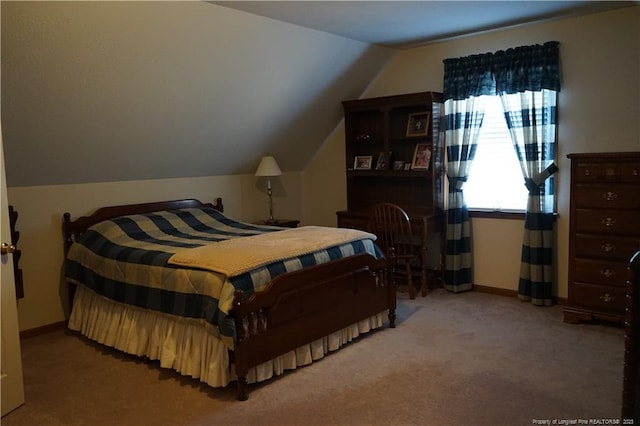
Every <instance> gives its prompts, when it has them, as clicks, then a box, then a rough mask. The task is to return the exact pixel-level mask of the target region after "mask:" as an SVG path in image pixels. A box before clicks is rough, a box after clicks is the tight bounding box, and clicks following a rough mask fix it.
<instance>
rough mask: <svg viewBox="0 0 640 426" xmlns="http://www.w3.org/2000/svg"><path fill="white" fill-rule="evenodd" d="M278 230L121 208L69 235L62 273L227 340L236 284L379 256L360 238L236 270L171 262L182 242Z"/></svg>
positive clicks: (195, 211) (254, 286)
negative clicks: (199, 325) (194, 322)
mask: <svg viewBox="0 0 640 426" xmlns="http://www.w3.org/2000/svg"><path fill="white" fill-rule="evenodd" d="M329 229H334V228H329ZM281 231H283V230H282V228H276V227H271V226H258V225H252V224H249V223H244V222H239V221H236V220H233V219H231V218H229V217H227V216H225V215H224V214H222V213H220V212H219V211H217V210H215V209H212V208H189V209H181V210H172V211H163V212H155V213H149V214H143V215H131V216H121V217H118V218H115V219H112V220H108V221H104V222H101V223H98V224H96V225H94V226H92V227H91V228H89V229H88V230H87V231H86V232H84V233H83V234H82V235H80V236H79V237H78V238H77V239H76V241H75V242H74V244H72V246H71V248H70V250H69V253H68V256H67V259H66V262H65V277H66V279H67V280H68V281H70V282H73V283H76V284H81V285H84V286H86V287H88V288H90V289H91V290H93V291H94V292H96V293H97V294H99V295H102V296H104V297H106V298H108V299H111V300H113V301H115V302H118V303H123V304H127V305H132V306H135V307H138V308H143V309H149V310H152V311H158V312H163V313H165V314H171V315H176V316H180V317H185V318H190V319H196V320H201V321H203V322H206V323H208V324H211V325H213V326H215V327H217V329H218V332H219V333H220V335H221V337H223V340H226V339H224V338H225V337H226V338H230V339H235V327H234V323H233V320H232V319H231V318H229V316H228V314H229V312H230V310H231V308H232V305H233V294H234V292H235V290H237V289H239V290H242V291H243V292H244V294H245V295H246V296H249V295H251V294H252V293H253V292H256V291H260V290H262V289H263V288H264V287H265V286H266V285H267V284H268V283H269V282H270V281H271V280H272V279H273V278H275V277H276V276H278V275H280V274H283V273H285V272H290V271H294V270H298V269H301V268H304V267H307V266H311V265H316V264H320V263H325V262H329V261H331V260H335V259H338V258H341V257H345V256H350V255H353V254H357V253H369V254H372V255H374V256H376V257H381V256H382V253H381V252H380V250H379V248H378V247H377V246H376V245H375V243H374V242H373V239H370V238H365V239H359V240H355V241H350V242H348V243H344V244H339V245H336V246H331V247H325V248H322V249H320V250H316V251H313V252H310V253H309V252H305V253H306V254H302V255H299V256H294V257H291V258H287V259H282V260H278V261H275V262H271V263H268V264H265V265H263V266H260V267H257V268H255V269H253V270H251V271H248V272H244V273H241V274H239V275H236V276H226V275H224V274H222V273H219V272H214V271H210V270H204V269H199V268H189V267H184V266H179V265H174V264H172V263H171V262H170V259H171V257H172V256H173V255H174V254H175V253H179V252H184V250H185V249H197V248H201V247H204V246H206V245H211V244H212V243H215V242H220V241H225V240H229V239H232V238H234V239H235V238H243V237H250V236H256V235H259V234H264V233H274V232H281ZM250 240H251V238H249V239H248V240H247V241H250Z"/></svg>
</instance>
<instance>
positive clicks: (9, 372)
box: [0, 124, 24, 416]
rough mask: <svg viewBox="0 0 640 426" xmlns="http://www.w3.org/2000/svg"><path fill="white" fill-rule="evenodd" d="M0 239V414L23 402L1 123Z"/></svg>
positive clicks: (0, 126) (0, 127)
mask: <svg viewBox="0 0 640 426" xmlns="http://www.w3.org/2000/svg"><path fill="white" fill-rule="evenodd" d="M0 193H1V194H0V196H1V198H0V242H1V243H3V244H7V245H8V247H4V248H3V249H2V254H1V255H0V287H1V290H2V293H1V295H0V302H1V303H2V305H1V306H0V309H1V311H0V313H1V317H2V318H1V322H2V333H1V336H2V337H1V342H0V364H1V366H0V380H2V389H1V391H2V396H1V405H0V408H1V411H2V416H4V415H5V414H7V413H8V412H10V411H12V410H14V409H16V408H17V407H19V406H20V405H22V404H23V403H24V384H23V382H22V358H21V356H20V339H19V336H18V304H17V299H16V288H15V282H14V276H13V255H12V254H11V248H10V247H11V230H10V228H9V205H8V202H7V183H6V181H5V172H4V152H3V148H2V125H1V124H0Z"/></svg>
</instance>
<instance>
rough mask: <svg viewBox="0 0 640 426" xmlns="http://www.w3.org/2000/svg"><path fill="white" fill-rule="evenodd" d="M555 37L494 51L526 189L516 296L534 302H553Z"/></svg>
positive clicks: (499, 89)
mask: <svg viewBox="0 0 640 426" xmlns="http://www.w3.org/2000/svg"><path fill="white" fill-rule="evenodd" d="M558 56H559V55H558V43H557V42H548V43H545V44H544V45H535V46H523V47H519V48H516V49H509V50H507V51H500V52H496V54H495V57H494V72H495V79H496V91H497V93H498V94H499V95H500V98H501V100H502V105H503V108H504V115H505V118H506V120H507V126H508V128H509V133H510V135H511V140H512V142H513V147H514V149H515V151H516V154H517V156H518V160H519V161H520V167H521V169H522V175H523V177H524V180H525V186H526V187H527V189H528V191H529V196H528V199H527V211H526V214H525V224H524V238H523V243H522V257H521V265H520V281H519V286H518V296H519V297H520V299H522V300H526V301H531V303H533V304H535V305H551V304H552V302H553V299H552V296H553V261H554V255H553V246H554V243H555V231H554V216H553V211H554V207H555V206H554V204H555V197H554V178H553V174H554V173H555V172H556V171H557V170H558V168H557V166H556V164H555V159H556V149H555V143H556V100H557V94H558V91H559V90H560V79H559V72H558V69H559V67H558V62H559V61H558Z"/></svg>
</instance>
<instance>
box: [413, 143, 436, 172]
mask: <svg viewBox="0 0 640 426" xmlns="http://www.w3.org/2000/svg"><path fill="white" fill-rule="evenodd" d="M430 163H431V148H429V144H427V143H419V144H417V145H416V150H415V151H414V153H413V161H412V162H411V170H429V164H430Z"/></svg>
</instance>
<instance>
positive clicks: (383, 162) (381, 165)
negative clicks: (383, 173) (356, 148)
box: [376, 151, 391, 170]
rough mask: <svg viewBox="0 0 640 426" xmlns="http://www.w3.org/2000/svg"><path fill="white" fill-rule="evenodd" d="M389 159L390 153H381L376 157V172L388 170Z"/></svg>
mask: <svg viewBox="0 0 640 426" xmlns="http://www.w3.org/2000/svg"><path fill="white" fill-rule="evenodd" d="M390 159H391V152H384V151H383V152H381V153H380V154H379V155H378V161H376V170H387V169H388V168H389V160H390Z"/></svg>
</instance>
